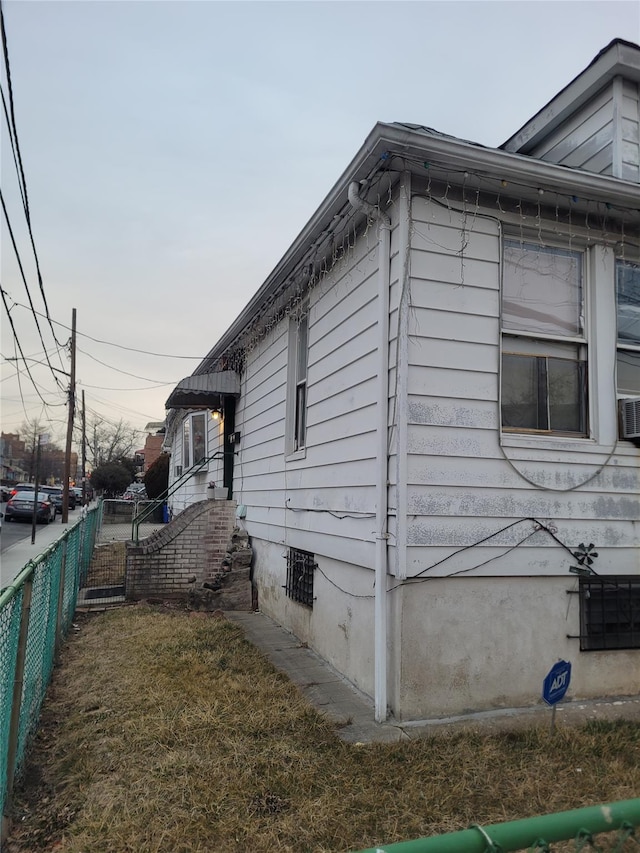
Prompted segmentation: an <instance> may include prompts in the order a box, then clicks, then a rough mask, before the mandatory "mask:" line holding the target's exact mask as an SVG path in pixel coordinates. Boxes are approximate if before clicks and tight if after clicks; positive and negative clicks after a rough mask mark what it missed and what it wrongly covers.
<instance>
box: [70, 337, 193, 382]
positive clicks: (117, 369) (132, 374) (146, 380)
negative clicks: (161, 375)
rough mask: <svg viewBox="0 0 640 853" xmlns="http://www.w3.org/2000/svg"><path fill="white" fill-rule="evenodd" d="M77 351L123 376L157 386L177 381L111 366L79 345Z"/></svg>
mask: <svg viewBox="0 0 640 853" xmlns="http://www.w3.org/2000/svg"><path fill="white" fill-rule="evenodd" d="M78 352H81V353H82V354H83V355H86V356H88V358H90V359H91V360H92V361H97V362H98V364H101V365H102V366H103V367H108V368H109V370H115V372H116V373H123V374H124V375H125V376H131V377H133V379H141V380H142V381H143V382H154V383H155V384H156V385H157V386H158V387H160V386H161V385H175V384H176V382H177V381H178V380H171V381H170V382H158V380H157V379H149V377H148V376H137V375H136V374H135V373H128V372H127V371H126V370H120V369H119V368H117V367H113V366H112V365H111V364H107V363H106V362H105V361H100V359H99V358H96V357H95V355H91V354H90V353H88V352H86V351H85V350H83V349H80V347H78ZM86 387H87V388H88V387H89V386H88V385H87V386H86ZM105 390H109V389H105ZM113 390H114V391H119V390H121V389H119V388H114V389H113ZM124 390H125V391H126V390H127V389H126V388H125V389H124ZM140 390H144V389H140Z"/></svg>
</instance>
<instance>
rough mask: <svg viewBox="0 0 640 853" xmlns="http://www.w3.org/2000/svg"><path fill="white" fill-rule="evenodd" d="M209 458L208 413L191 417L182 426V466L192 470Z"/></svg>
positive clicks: (199, 413)
mask: <svg viewBox="0 0 640 853" xmlns="http://www.w3.org/2000/svg"><path fill="white" fill-rule="evenodd" d="M206 457H207V413H206V412H198V413H197V414H193V415H189V416H188V417H187V418H186V419H185V421H184V422H183V424H182V466H183V468H191V466H192V465H197V464H198V462H202V461H203V460H204V459H206Z"/></svg>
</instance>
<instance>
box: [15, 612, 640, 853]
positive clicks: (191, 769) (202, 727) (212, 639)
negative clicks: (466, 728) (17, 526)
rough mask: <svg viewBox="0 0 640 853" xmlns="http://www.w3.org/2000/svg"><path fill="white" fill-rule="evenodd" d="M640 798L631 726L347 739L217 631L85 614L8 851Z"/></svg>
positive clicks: (108, 850) (263, 842)
mask: <svg viewBox="0 0 640 853" xmlns="http://www.w3.org/2000/svg"><path fill="white" fill-rule="evenodd" d="M639 790H640V726H639V725H638V724H637V723H620V722H619V723H598V724H591V725H586V726H584V727H582V728H572V729H560V730H559V731H557V733H556V734H555V735H553V736H551V735H550V734H549V731H548V729H533V730H529V731H525V732H518V733H511V734H501V735H493V736H487V735H482V734H480V733H468V732H467V733H464V734H458V735H454V736H451V737H439V738H437V739H425V740H417V741H411V742H404V743H398V744H376V745H369V746H357V745H351V744H347V743H344V742H342V741H341V740H339V739H338V737H337V736H336V734H335V732H334V730H333V728H332V726H331V724H330V723H328V722H327V721H326V720H325V719H324V718H323V717H321V716H320V715H319V714H317V713H316V712H315V711H314V710H313V709H312V708H310V707H309V705H308V704H307V703H306V701H305V700H304V699H303V698H302V697H301V696H300V694H299V693H298V692H297V690H296V689H295V687H294V686H293V685H292V684H291V683H290V682H289V681H288V679H286V678H285V677H284V676H282V675H281V674H279V673H278V672H276V671H275V670H274V669H273V667H272V666H271V665H270V664H269V663H268V662H267V661H266V660H265V659H264V658H263V657H262V655H261V654H260V653H259V652H258V651H257V650H256V649H255V648H254V647H253V646H251V645H250V644H248V643H247V642H246V641H245V640H244V638H243V636H242V632H241V630H240V629H239V628H238V627H237V626H235V625H233V624H231V623H229V622H227V621H226V620H223V619H214V618H206V619H196V618H189V617H188V616H187V615H186V614H185V613H182V612H167V611H163V610H162V609H160V608H156V609H153V608H149V607H142V606H140V607H136V608H124V609H121V610H117V611H110V612H107V613H104V614H101V615H100V616H94V617H91V618H86V619H85V621H83V622H82V623H81V628H80V631H79V633H78V634H77V636H75V637H73V638H72V639H71V640H70V642H69V643H68V644H67V646H66V648H65V650H64V654H63V663H62V666H61V667H60V668H59V669H58V670H57V671H56V674H55V678H54V683H53V685H52V688H51V690H50V692H49V695H48V698H47V701H46V705H45V710H44V717H43V725H42V728H41V730H40V733H39V735H38V737H37V739H36V743H35V744H34V748H33V750H32V753H31V761H30V765H29V770H28V773H27V776H26V782H25V784H24V786H23V787H22V789H20V790H19V791H18V795H17V798H16V803H15V805H16V818H17V821H16V824H15V827H16V828H15V831H14V835H13V839H12V843H11V845H10V846H8V847H7V851H30V853H35V851H43V850H47V851H53V850H55V851H64V853H98V851H99V852H100V853H102V851H104V853H128V851H132V852H133V851H135V853H156V852H157V853H159V851H166V853H196V851H243V853H244V851H253V853H260V851H267V850H269V851H272V850H278V851H298V853H300V851H316V853H319V852H320V851H341V850H345V851H346V850H349V849H351V850H354V849H360V848H363V847H369V846H372V845H374V844H375V843H381V842H389V841H393V840H402V839H410V838H417V837H420V836H425V835H431V834H435V833H440V832H446V831H452V830H455V829H461V828H464V827H466V826H468V825H469V824H470V823H482V824H488V823H493V822H498V821H502V820H510V819H515V818H518V817H526V816H529V815H533V814H545V813H549V812H553V811H560V810H563V809H569V808H577V807H580V806H582V805H591V804H594V803H598V802H609V801H613V800H621V799H628V798H630V797H634V796H637V795H638V791H639Z"/></svg>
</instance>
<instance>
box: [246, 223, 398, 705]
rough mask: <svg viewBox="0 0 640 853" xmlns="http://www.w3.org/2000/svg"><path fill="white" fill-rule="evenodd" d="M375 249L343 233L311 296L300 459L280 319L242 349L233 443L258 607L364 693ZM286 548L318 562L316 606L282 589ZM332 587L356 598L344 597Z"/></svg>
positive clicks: (367, 683) (368, 652) (369, 598)
mask: <svg viewBox="0 0 640 853" xmlns="http://www.w3.org/2000/svg"><path fill="white" fill-rule="evenodd" d="M394 230H395V229H394ZM395 240H396V237H395V236H394V234H393V233H392V245H394V244H395ZM377 246H378V238H377V228H376V226H375V225H371V226H369V227H368V228H367V230H366V233H359V234H358V236H357V237H356V236H355V235H354V234H353V232H352V233H350V234H349V235H348V236H346V237H345V242H344V247H345V249H344V255H343V256H342V259H341V260H339V261H337V263H336V264H335V265H334V267H333V269H332V270H331V272H329V273H328V274H327V275H326V276H325V277H323V278H322V279H321V281H320V282H319V283H318V284H317V285H316V286H315V287H313V288H312V289H311V291H310V293H309V303H308V304H309V310H308V324H309V327H308V328H309V331H308V370H307V381H308V385H307V398H308V405H307V429H306V448H305V450H304V452H303V453H298V454H291V455H289V456H287V454H286V446H287V443H286V435H285V429H286V400H287V361H288V347H289V343H288V340H289V321H288V319H287V320H285V321H282V322H280V323H279V324H278V325H277V326H276V327H275V328H274V329H272V331H271V332H270V334H269V335H268V336H267V337H265V338H264V339H263V340H261V341H259V342H258V343H257V345H256V346H255V348H254V349H253V351H252V352H250V354H249V356H248V359H247V362H246V367H245V370H244V373H243V376H242V382H241V397H240V400H239V402H238V407H237V412H236V427H237V429H238V430H239V431H240V432H241V434H242V440H241V443H240V446H239V451H240V455H239V457H238V459H237V462H236V468H235V489H234V496H235V498H236V500H237V501H238V503H239V504H243V505H245V506H246V507H247V514H246V521H245V524H246V529H247V530H248V532H249V534H250V536H251V542H252V546H253V548H254V554H255V557H254V578H255V582H256V584H257V586H258V591H259V605H260V609H261V610H263V611H264V612H266V613H268V614H269V615H270V616H271V617H273V618H274V619H276V620H278V621H279V622H281V623H282V624H284V625H286V626H287V627H288V628H289V629H290V630H292V631H294V633H296V635H297V636H298V637H300V638H301V639H302V640H304V641H305V642H308V643H309V645H310V646H311V647H313V648H314V649H315V650H316V651H318V652H319V653H320V654H321V655H322V656H323V657H324V658H325V659H327V660H328V661H329V662H330V663H331V664H332V665H334V666H335V667H336V668H337V669H339V670H340V671H341V672H343V673H344V674H345V675H346V676H347V677H348V678H350V679H351V680H352V681H353V682H354V683H356V684H357V685H358V686H359V687H361V689H363V690H365V691H367V692H372V690H373V664H372V648H373V628H372V621H371V610H372V606H373V567H374V530H375V513H376V500H375V483H376V428H377V420H376V418H377V394H378V390H377V371H378V337H379V332H378V295H377V289H378V248H377ZM394 269H395V268H394ZM288 548H298V549H302V550H304V551H308V552H311V553H312V554H314V556H315V559H316V562H317V564H318V567H319V568H318V569H317V570H316V573H315V580H314V605H313V609H310V608H307V607H305V606H303V605H301V604H299V603H297V602H294V601H292V600H291V599H289V598H287V596H286V594H285V592H284V587H285V583H286V566H287V563H286V554H287V549H288ZM341 590H347V593H351V592H352V591H354V590H355V592H356V593H357V595H358V596H360V595H362V596H364V597H362V598H360V597H355V598H351V597H350V596H349V594H347V596H346V598H345V596H344V594H343V593H342V591H341ZM343 611H344V612H343ZM336 614H343V617H344V618H342V617H341V619H340V620H339V621H340V622H341V624H344V626H345V627H344V629H339V630H336ZM354 637H358V638H359V639H358V644H357V647H356V646H355V645H354Z"/></svg>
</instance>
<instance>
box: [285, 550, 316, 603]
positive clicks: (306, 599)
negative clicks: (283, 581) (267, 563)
mask: <svg viewBox="0 0 640 853" xmlns="http://www.w3.org/2000/svg"><path fill="white" fill-rule="evenodd" d="M315 567H316V562H315V558H314V556H313V554H310V553H309V552H308V551H300V550H298V549H297V548H289V551H288V552H287V585H286V587H285V589H286V593H287V596H288V597H289V598H292V599H293V600H294V601H299V602H300V604H306V606H307V607H313V570H314V569H315Z"/></svg>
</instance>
